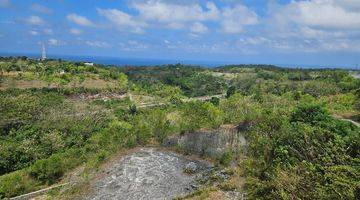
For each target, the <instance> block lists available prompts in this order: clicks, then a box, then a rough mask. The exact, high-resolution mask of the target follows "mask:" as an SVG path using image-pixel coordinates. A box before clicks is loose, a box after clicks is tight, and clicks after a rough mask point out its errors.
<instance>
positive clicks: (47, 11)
mask: <svg viewBox="0 0 360 200" xmlns="http://www.w3.org/2000/svg"><path fill="white" fill-rule="evenodd" d="M30 8H31V10H33V11H36V12H39V13H44V14H51V13H52V12H53V11H52V10H51V9H50V8H48V7H46V6H43V5H40V4H37V3H35V4H32V5H31V7H30Z"/></svg>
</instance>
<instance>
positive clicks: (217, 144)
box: [163, 125, 246, 158]
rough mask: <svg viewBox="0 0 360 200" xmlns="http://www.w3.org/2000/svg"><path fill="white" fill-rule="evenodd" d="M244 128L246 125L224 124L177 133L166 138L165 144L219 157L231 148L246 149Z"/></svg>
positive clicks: (234, 149) (236, 149)
mask: <svg viewBox="0 0 360 200" xmlns="http://www.w3.org/2000/svg"><path fill="white" fill-rule="evenodd" d="M245 128H246V127H245ZM243 129H244V127H239V126H233V125H223V126H221V127H220V128H218V129H215V130H200V131H195V132H191V133H185V134H182V135H175V136H171V137H168V138H166V139H165V140H164V142H163V146H166V147H178V148H180V149H181V150H183V151H185V152H188V153H195V154H198V155H201V156H203V155H205V156H209V157H212V158H218V157H220V156H222V155H223V154H224V153H225V152H227V151H229V150H232V151H245V150H246V140H245V137H244V136H243V134H242V133H241V131H239V130H243Z"/></svg>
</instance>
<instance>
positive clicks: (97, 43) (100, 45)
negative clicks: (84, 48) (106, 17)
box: [85, 41, 110, 48]
mask: <svg viewBox="0 0 360 200" xmlns="http://www.w3.org/2000/svg"><path fill="white" fill-rule="evenodd" d="M85 44H86V45H88V46H91V47H98V48H105V47H110V45H109V43H107V42H103V41H85Z"/></svg>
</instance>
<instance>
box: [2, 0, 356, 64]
mask: <svg viewBox="0 0 360 200" xmlns="http://www.w3.org/2000/svg"><path fill="white" fill-rule="evenodd" d="M41 43H45V44H46V46H47V49H48V53H49V54H57V55H96V56H111V57H122V58H126V57H138V58H156V59H175V60H209V61H211V60H213V61H228V62H234V63H270V64H291V65H334V66H342V65H344V66H356V65H358V64H360V0H306V1H304V0H303V1H296V0H209V1H205V0H204V1H202V0H186V1H185V0H183V1H182V0H101V1H100V0H76V1H74V0H26V1H24V0H0V52H1V53H38V52H40V44H41Z"/></svg>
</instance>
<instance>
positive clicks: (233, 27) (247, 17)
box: [221, 4, 259, 33]
mask: <svg viewBox="0 0 360 200" xmlns="http://www.w3.org/2000/svg"><path fill="white" fill-rule="evenodd" d="M258 23H259V19H258V16H257V14H256V13H255V12H254V11H252V10H250V9H249V8H247V7H246V6H243V5H240V4H239V5H236V6H235V7H233V8H224V9H223V12H222V21H221V26H222V31H223V32H225V33H241V32H243V30H244V26H248V25H255V24H258Z"/></svg>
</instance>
